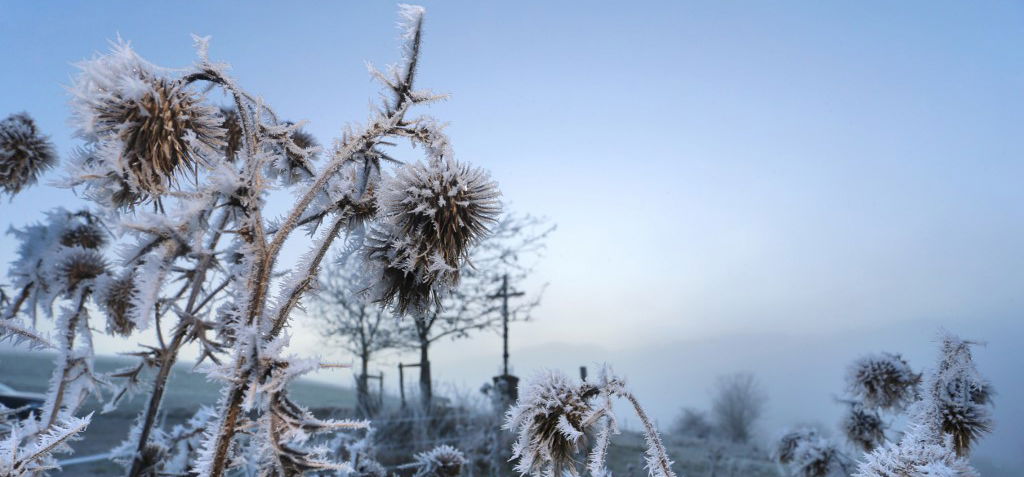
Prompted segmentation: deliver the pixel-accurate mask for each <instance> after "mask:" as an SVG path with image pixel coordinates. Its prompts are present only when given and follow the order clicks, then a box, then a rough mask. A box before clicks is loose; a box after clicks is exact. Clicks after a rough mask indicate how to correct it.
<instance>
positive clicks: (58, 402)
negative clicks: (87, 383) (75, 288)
mask: <svg viewBox="0 0 1024 477" xmlns="http://www.w3.org/2000/svg"><path fill="white" fill-rule="evenodd" d="M89 293H90V290H89V289H88V288H86V289H83V290H81V291H80V292H79V293H78V304H77V305H75V312H74V314H73V315H71V316H70V317H69V318H68V321H67V329H66V330H64V340H65V342H64V346H63V348H64V350H65V352H64V362H63V363H62V364H61V378H60V382H59V383H58V384H57V390H56V392H54V394H53V405H52V406H50V409H48V410H47V411H46V412H47V419H46V426H45V427H43V429H41V430H40V431H39V433H42V432H44V431H46V430H47V429H49V428H50V427H52V426H53V424H54V423H56V422H57V415H58V414H60V408H61V406H63V403H64V391H65V390H66V389H67V384H68V382H69V381H70V380H69V379H68V375H69V373H70V372H71V366H72V363H71V361H72V355H73V353H72V352H71V350H72V349H73V347H74V344H75V336H76V335H77V329H78V321H79V320H80V319H81V317H82V314H83V313H85V302H86V299H88V297H89Z"/></svg>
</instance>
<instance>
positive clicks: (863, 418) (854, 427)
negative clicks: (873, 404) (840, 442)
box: [840, 404, 885, 452]
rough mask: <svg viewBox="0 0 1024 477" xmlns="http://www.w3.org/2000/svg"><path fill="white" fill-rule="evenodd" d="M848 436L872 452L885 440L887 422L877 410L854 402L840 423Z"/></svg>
mask: <svg viewBox="0 0 1024 477" xmlns="http://www.w3.org/2000/svg"><path fill="white" fill-rule="evenodd" d="M840 427H841V428H842V430H843V433H844V434H846V438H847V439H848V440H849V441H850V442H851V443H853V444H854V445H855V446H857V447H858V448H860V449H861V450H863V451H864V452H871V451H872V450H874V449H875V448H876V447H878V446H880V445H882V443H883V442H885V423H884V422H883V421H882V418H881V417H880V416H879V415H878V412H876V411H869V410H867V409H864V406H861V405H859V404H854V405H851V406H850V409H849V411H848V412H847V413H846V415H845V416H843V421H842V423H841V424H840Z"/></svg>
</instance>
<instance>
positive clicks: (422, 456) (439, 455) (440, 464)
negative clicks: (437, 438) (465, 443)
mask: <svg viewBox="0 0 1024 477" xmlns="http://www.w3.org/2000/svg"><path fill="white" fill-rule="evenodd" d="M465 464H466V456H464V455H463V454H462V451H460V450H458V449H456V448H454V447H452V446H449V445H442V446H437V447H435V448H433V449H431V450H430V451H428V452H421V453H419V454H416V473H415V474H413V477H456V476H458V475H459V474H461V473H462V466H463V465H465Z"/></svg>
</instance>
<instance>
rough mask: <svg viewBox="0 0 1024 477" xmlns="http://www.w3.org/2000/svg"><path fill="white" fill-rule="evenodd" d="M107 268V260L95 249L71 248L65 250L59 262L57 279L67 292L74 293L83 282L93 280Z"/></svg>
mask: <svg viewBox="0 0 1024 477" xmlns="http://www.w3.org/2000/svg"><path fill="white" fill-rule="evenodd" d="M106 270H107V262H106V260H105V259H104V258H103V255H100V253H99V252H96V251H95V250H88V249H82V248H71V249H68V250H67V251H66V252H64V256H63V257H61V258H60V260H59V261H58V262H57V268H56V270H55V272H56V273H57V277H56V278H57V281H58V282H59V283H61V289H62V290H63V291H64V292H65V293H67V294H71V293H74V291H75V290H77V289H78V286H79V285H81V284H82V282H86V281H89V280H93V279H95V278H96V277H99V276H100V275H102V274H103V273H105V272H106Z"/></svg>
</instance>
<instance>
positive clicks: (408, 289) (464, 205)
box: [364, 159, 501, 313]
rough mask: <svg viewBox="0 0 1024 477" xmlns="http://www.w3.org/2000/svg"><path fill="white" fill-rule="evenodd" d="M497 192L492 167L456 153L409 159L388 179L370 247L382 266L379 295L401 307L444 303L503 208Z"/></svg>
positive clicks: (369, 257)
mask: <svg viewBox="0 0 1024 477" xmlns="http://www.w3.org/2000/svg"><path fill="white" fill-rule="evenodd" d="M498 196H499V192H498V189H497V186H496V184H495V183H494V181H492V180H491V179H490V177H488V175H487V173H486V172H484V171H483V170H481V169H478V168H473V167H470V166H468V165H465V164H460V163H458V162H456V161H454V160H450V159H438V160H431V161H429V162H428V163H417V164H411V165H407V166H404V167H402V168H401V169H399V171H398V173H397V174H396V175H395V177H392V178H388V179H387V180H385V183H384V185H383V190H382V191H381V199H380V201H381V204H380V205H381V207H380V212H379V215H380V223H379V224H378V226H377V227H375V228H374V230H373V231H372V232H371V234H370V236H369V241H368V242H369V243H368V246H367V247H366V251H365V252H364V257H365V258H366V259H367V262H369V263H372V264H374V265H375V268H376V270H377V271H378V276H377V277H374V278H376V279H377V280H376V281H377V282H379V285H378V289H377V291H376V293H375V294H376V295H377V296H376V298H377V299H378V300H380V301H382V302H384V303H394V304H395V308H396V310H397V311H398V312H399V313H405V312H406V311H407V310H410V309H412V310H414V311H422V310H425V309H427V308H429V306H430V305H432V304H437V303H439V301H440V298H441V296H442V295H443V293H444V291H445V289H446V288H447V287H450V286H454V285H456V284H457V283H458V281H459V268H460V267H461V266H462V263H463V261H464V260H465V259H466V257H467V255H468V251H469V247H470V246H472V245H473V244H474V243H475V242H476V241H477V240H479V239H480V238H481V237H482V236H483V235H484V234H485V233H486V232H487V225H488V224H489V223H492V222H493V221H494V220H495V218H496V216H497V214H498V213H499V212H500V210H501V207H500V204H499V202H498Z"/></svg>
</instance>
